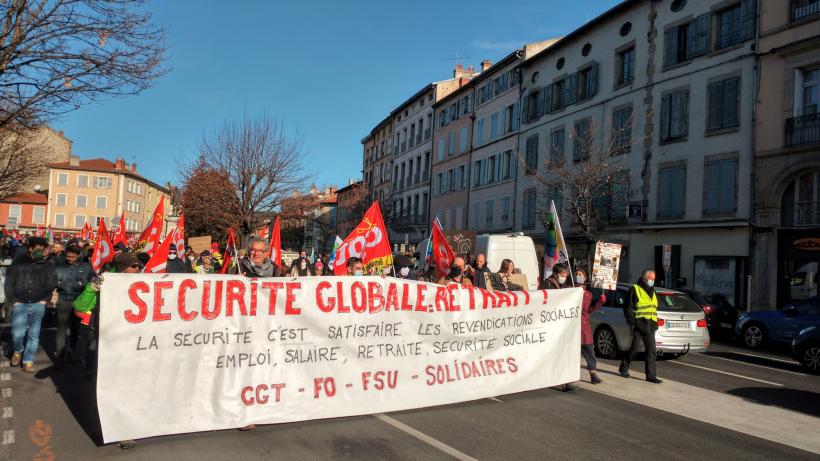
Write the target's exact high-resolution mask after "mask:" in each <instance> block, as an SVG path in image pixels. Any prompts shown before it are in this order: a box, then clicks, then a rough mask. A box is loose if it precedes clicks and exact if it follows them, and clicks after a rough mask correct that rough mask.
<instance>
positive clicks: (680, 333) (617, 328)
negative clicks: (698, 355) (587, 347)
mask: <svg viewBox="0 0 820 461" xmlns="http://www.w3.org/2000/svg"><path fill="white" fill-rule="evenodd" d="M630 287H631V285H628V284H621V283H619V284H618V286H617V289H616V290H607V291H605V293H606V297H607V300H606V304H605V305H604V306H603V307H602V308H601V309H599V310H598V311H596V312H595V313H593V314H592V315H591V316H590V322H591V324H592V332H593V341H594V345H595V352H596V354H597V355H598V356H600V357H604V358H610V359H611V358H615V357H616V356H617V355H618V353H619V352H623V351H628V350H629V347H630V345H631V344H632V332H631V331H630V329H629V326H628V325H627V323H626V318H625V317H624V310H623V309H624V306H626V303H627V301H628V299H629V289H630ZM601 291H602V290H601V289H600V288H593V289H592V292H593V299H596V298H598V297H599V296H600V295H601ZM655 293H656V295H657V297H658V331H657V332H656V333H655V344H656V345H657V351H658V354H659V355H660V354H669V355H672V356H676V357H677V356H680V355H683V354H686V353H687V352H689V351H693V352H703V351H705V350H706V349H707V348H708V347H709V343H710V341H711V339H710V336H709V330H708V328H707V327H706V315H705V314H704V313H703V309H701V308H700V306H698V305H697V304H696V303H695V302H694V301H692V300H691V299H689V297H688V296H687V295H686V294H684V293H682V292H680V291H676V290H669V289H666V288H660V287H659V288H656V289H655ZM641 348H643V346H641ZM641 350H642V349H641Z"/></svg>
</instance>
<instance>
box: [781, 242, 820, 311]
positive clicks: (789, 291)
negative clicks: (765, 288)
mask: <svg viewBox="0 0 820 461" xmlns="http://www.w3.org/2000/svg"><path fill="white" fill-rule="evenodd" d="M777 249H778V257H777V263H778V268H777V269H778V271H777V306H778V307H780V306H783V305H785V304H787V303H789V302H792V301H797V300H801V299H806V298H809V297H811V296H817V294H818V281H819V279H818V269H820V227H813V228H805V229H780V230H778V246H777Z"/></svg>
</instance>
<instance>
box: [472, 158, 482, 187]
mask: <svg viewBox="0 0 820 461" xmlns="http://www.w3.org/2000/svg"><path fill="white" fill-rule="evenodd" d="M480 185H481V160H476V161H475V162H473V187H478V186H480Z"/></svg>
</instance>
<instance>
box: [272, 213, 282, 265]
mask: <svg viewBox="0 0 820 461" xmlns="http://www.w3.org/2000/svg"><path fill="white" fill-rule="evenodd" d="M270 260H271V261H273V263H274V264H276V267H278V268H280V269H281V268H282V236H281V234H280V231H279V216H277V217H276V220H275V221H274V222H273V232H272V233H271V236H270Z"/></svg>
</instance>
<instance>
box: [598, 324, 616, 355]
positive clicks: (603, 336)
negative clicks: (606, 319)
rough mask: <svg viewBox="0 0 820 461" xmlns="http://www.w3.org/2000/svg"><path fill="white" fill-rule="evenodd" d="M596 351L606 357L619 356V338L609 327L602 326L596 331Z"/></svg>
mask: <svg viewBox="0 0 820 461" xmlns="http://www.w3.org/2000/svg"><path fill="white" fill-rule="evenodd" d="M595 353H596V354H597V355H598V357H602V358H605V359H614V358H615V357H617V356H618V339H617V338H616V337H615V333H613V332H612V330H610V329H609V328H608V327H601V328H598V329H597V330H596V331H595Z"/></svg>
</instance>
